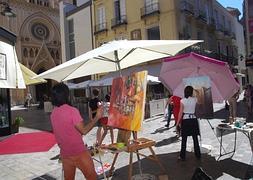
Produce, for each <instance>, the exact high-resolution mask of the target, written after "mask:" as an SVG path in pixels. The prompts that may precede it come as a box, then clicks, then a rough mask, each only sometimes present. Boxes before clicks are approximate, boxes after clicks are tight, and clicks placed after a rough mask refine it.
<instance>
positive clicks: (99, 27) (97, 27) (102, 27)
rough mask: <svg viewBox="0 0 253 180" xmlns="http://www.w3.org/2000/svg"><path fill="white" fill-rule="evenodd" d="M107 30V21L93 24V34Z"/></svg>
mask: <svg viewBox="0 0 253 180" xmlns="http://www.w3.org/2000/svg"><path fill="white" fill-rule="evenodd" d="M107 30H108V29H107V23H106V22H103V23H100V24H97V25H95V32H94V34H98V33H100V32H103V31H107Z"/></svg>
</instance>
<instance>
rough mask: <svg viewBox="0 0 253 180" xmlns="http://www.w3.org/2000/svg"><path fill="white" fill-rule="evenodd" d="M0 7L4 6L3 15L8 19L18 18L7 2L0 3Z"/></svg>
mask: <svg viewBox="0 0 253 180" xmlns="http://www.w3.org/2000/svg"><path fill="white" fill-rule="evenodd" d="M0 5H2V8H1V15H3V16H8V17H16V14H15V13H13V12H12V9H11V8H10V6H9V4H8V3H7V2H0Z"/></svg>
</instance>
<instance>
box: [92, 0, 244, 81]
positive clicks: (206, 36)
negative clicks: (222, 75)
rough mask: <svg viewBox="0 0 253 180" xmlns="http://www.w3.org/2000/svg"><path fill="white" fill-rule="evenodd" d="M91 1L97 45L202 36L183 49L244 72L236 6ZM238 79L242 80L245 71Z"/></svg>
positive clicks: (188, 0)
mask: <svg viewBox="0 0 253 180" xmlns="http://www.w3.org/2000/svg"><path fill="white" fill-rule="evenodd" d="M93 2H94V25H95V26H94V36H95V37H94V38H95V45H96V47H98V46H100V45H101V44H103V43H106V42H108V41H111V40H114V39H116V40H117V39H132V40H140V39H149V40H154V39H171V40H173V39H185V40H186V39H201V40H204V42H203V43H200V44H199V45H198V46H194V47H191V48H188V49H186V50H185V51H184V52H188V51H196V52H197V53H200V54H203V55H207V56H210V57H213V58H216V59H220V60H223V61H226V62H228V64H229V65H230V66H231V69H233V70H234V71H235V72H239V73H240V74H241V73H245V59H244V58H241V57H245V56H244V55H245V50H244V36H243V27H242V25H241V24H240V23H239V19H238V17H239V15H240V14H239V13H238V12H239V10H237V9H234V8H228V9H226V8H224V7H223V6H222V5H220V4H219V3H218V2H217V1H216V0H182V1H178V0H141V1H127V0H109V1H108V0H96V1H93ZM239 59H240V61H238V60H239ZM239 80H240V82H241V84H244V81H245V80H244V75H242V76H241V77H239Z"/></svg>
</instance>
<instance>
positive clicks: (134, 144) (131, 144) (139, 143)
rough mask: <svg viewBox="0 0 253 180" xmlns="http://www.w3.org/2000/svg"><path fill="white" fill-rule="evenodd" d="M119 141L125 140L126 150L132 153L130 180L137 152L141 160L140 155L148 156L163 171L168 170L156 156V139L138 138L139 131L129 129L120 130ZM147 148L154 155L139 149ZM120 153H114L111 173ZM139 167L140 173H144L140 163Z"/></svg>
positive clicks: (129, 169)
mask: <svg viewBox="0 0 253 180" xmlns="http://www.w3.org/2000/svg"><path fill="white" fill-rule="evenodd" d="M131 132H132V135H133V140H130V136H131ZM117 141H118V142H125V143H126V144H127V149H126V150H124V151H125V152H127V153H129V155H130V157H129V168H128V179H129V180H131V177H132V171H133V167H132V163H133V153H135V154H136V155H137V159H138V161H140V156H143V157H146V158H147V159H150V160H152V161H155V162H156V163H157V164H158V165H159V166H160V169H161V170H162V172H163V173H165V172H166V171H165V168H164V167H163V165H162V164H161V162H160V161H159V159H158V157H157V156H156V154H155V152H154V150H153V148H152V146H154V145H155V144H156V142H155V141H153V140H150V139H146V138H137V132H136V131H129V130H119V132H118V139H117ZM146 148H148V149H149V150H150V152H151V154H152V155H150V156H147V155H144V154H142V153H140V152H139V150H141V149H146ZM119 153H120V152H116V153H115V155H114V158H113V162H112V166H111V169H110V171H109V174H110V175H112V174H113V170H114V169H115V168H114V165H115V163H116V160H117V158H118V155H119ZM139 168H140V173H141V174H142V170H141V166H140V165H139Z"/></svg>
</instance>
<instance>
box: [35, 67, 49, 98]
mask: <svg viewBox="0 0 253 180" xmlns="http://www.w3.org/2000/svg"><path fill="white" fill-rule="evenodd" d="M44 71H45V69H44V68H41V69H39V71H38V72H37V73H38V74H40V73H43V72H44ZM51 87H52V80H50V79H47V83H42V84H37V85H36V86H35V91H36V99H37V101H39V102H40V101H43V97H45V95H46V96H47V97H51Z"/></svg>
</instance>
